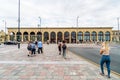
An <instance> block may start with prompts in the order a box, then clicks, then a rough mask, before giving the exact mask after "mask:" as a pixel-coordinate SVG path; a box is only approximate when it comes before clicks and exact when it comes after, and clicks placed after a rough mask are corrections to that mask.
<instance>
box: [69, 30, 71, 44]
mask: <svg viewBox="0 0 120 80" xmlns="http://www.w3.org/2000/svg"><path fill="white" fill-rule="evenodd" d="M69 43H71V32H69Z"/></svg>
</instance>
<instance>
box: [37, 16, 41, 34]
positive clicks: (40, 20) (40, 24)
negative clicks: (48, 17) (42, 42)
mask: <svg viewBox="0 0 120 80" xmlns="http://www.w3.org/2000/svg"><path fill="white" fill-rule="evenodd" d="M38 18H39V19H40V24H39V27H40V32H41V17H38Z"/></svg>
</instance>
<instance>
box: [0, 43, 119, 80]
mask: <svg viewBox="0 0 120 80" xmlns="http://www.w3.org/2000/svg"><path fill="white" fill-rule="evenodd" d="M67 46H68V47H69V46H73V47H74V46H81V47H88V46H87V44H82V45H77V44H67ZM89 46H90V47H93V46H94V45H93V44H91V45H89ZM26 47H27V44H21V48H20V49H18V48H17V45H0V80H120V77H119V76H117V75H115V74H113V73H111V79H108V78H107V77H106V76H101V75H99V73H100V69H99V66H96V65H94V64H92V63H90V62H88V61H87V60H85V59H83V58H81V57H79V56H77V55H75V54H74V53H72V52H70V51H67V59H64V58H63V57H62V56H61V55H59V52H58V48H57V44H50V45H47V44H44V50H43V54H36V56H33V57H28V56H27V53H28V51H27V48H26ZM94 47H99V46H94ZM106 73H107V72H106Z"/></svg>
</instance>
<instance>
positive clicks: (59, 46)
mask: <svg viewBox="0 0 120 80" xmlns="http://www.w3.org/2000/svg"><path fill="white" fill-rule="evenodd" d="M58 50H59V55H61V51H62V42H61V41H60V42H58Z"/></svg>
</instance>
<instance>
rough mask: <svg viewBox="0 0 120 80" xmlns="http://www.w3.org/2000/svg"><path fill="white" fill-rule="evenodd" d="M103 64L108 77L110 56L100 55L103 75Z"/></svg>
mask: <svg viewBox="0 0 120 80" xmlns="http://www.w3.org/2000/svg"><path fill="white" fill-rule="evenodd" d="M104 63H106V67H107V72H108V76H110V56H109V55H102V58H101V61H100V67H101V71H102V73H103V74H104V67H103V65H104Z"/></svg>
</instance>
